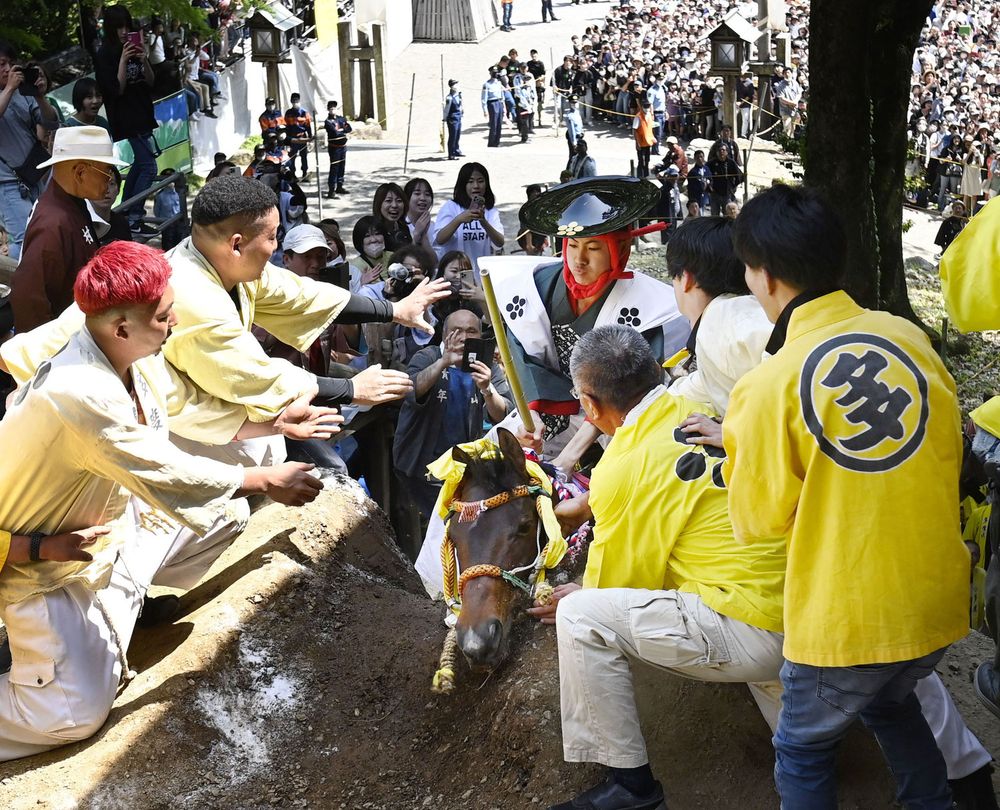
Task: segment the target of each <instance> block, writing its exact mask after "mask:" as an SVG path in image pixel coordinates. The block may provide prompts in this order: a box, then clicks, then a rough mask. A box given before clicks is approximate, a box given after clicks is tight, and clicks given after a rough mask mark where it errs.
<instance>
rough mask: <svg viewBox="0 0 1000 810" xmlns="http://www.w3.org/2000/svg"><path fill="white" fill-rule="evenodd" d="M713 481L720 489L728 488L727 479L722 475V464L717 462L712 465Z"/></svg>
mask: <svg viewBox="0 0 1000 810" xmlns="http://www.w3.org/2000/svg"><path fill="white" fill-rule="evenodd" d="M712 483H713V484H715V485H716V486H717V487H718V488H719V489H725V488H726V479H724V478H723V477H722V465H721V464H716V465H715V466H714V467H712Z"/></svg>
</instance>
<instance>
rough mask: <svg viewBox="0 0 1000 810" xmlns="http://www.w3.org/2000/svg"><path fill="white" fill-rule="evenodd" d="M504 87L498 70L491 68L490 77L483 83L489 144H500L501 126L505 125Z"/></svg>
mask: <svg viewBox="0 0 1000 810" xmlns="http://www.w3.org/2000/svg"><path fill="white" fill-rule="evenodd" d="M503 102H504V87H503V84H502V83H501V81H500V79H499V78H498V76H497V71H496V70H495V69H494V68H490V78H489V79H487V80H486V82H484V83H483V98H482V103H483V118H487V119H489V124H490V131H489V136H488V137H487V139H486V145H487V146H499V145H500V128H501V127H502V126H503Z"/></svg>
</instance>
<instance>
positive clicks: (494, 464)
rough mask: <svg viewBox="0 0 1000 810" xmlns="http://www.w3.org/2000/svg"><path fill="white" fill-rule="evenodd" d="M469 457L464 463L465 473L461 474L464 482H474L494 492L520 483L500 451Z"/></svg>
mask: <svg viewBox="0 0 1000 810" xmlns="http://www.w3.org/2000/svg"><path fill="white" fill-rule="evenodd" d="M471 459H472V460H471V461H470V462H469V463H468V464H466V466H465V474H464V475H463V476H462V481H463V482H464V483H467V484H471V483H475V484H477V485H479V486H481V487H483V488H485V489H488V490H491V491H492V492H494V493H499V492H503V491H504V490H506V489H509V488H510V487H512V486H516V485H517V484H519V483H522V481H521V480H520V477H519V476H518V475H517V474H516V473H515V472H514V471H513V470H512V469H511V466H510V464H509V463H508V462H507V460H506V459H505V458H504V456H503V454H501V453H489V454H484V455H480V456H472V457H471Z"/></svg>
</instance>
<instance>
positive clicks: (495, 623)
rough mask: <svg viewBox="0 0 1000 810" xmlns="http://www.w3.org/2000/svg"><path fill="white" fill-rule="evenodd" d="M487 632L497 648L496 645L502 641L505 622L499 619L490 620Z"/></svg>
mask: <svg viewBox="0 0 1000 810" xmlns="http://www.w3.org/2000/svg"><path fill="white" fill-rule="evenodd" d="M486 633H487V638H488V639H489V640H490V643H491V644H492V646H493V648H494V649H496V646H497V645H498V644H499V643H500V637H501V636H502V635H503V624H502V623H501V622H500V620H499V619H492V620H490V623H489V625H488V626H487V629H486Z"/></svg>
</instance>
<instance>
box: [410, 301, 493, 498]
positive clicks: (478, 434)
mask: <svg viewBox="0 0 1000 810" xmlns="http://www.w3.org/2000/svg"><path fill="white" fill-rule="evenodd" d="M443 333H444V341H443V342H442V344H441V346H427V347H426V348H424V349H421V350H420V351H418V352H417V353H416V354H415V355H413V357H412V358H411V359H410V363H409V366H408V367H407V369H406V373H407V374H409V375H410V379H411V380H413V390H412V391H410V392H409V393H407V395H406V398H405V399H404V400H403V407H402V410H401V411H400V414H399V424H398V427H397V428H396V437H395V441H394V442H393V446H392V456H393V464H394V466H395V468H396V474H397V475H398V476H399V478H400V479H401V480H402V482H403V483H404V485H405V486H406V487H407V488H408V490H409V491H410V493H411V494H412V497H413V499H414V501H415V502H416V504H417V508H418V509H419V510H420V514H421V515H422V516H423V517H425V518H429V517H430V516H431V512H432V511H433V509H434V503H435V502H436V501H437V496H438V492H439V491H440V488H441V484H440V483H439V482H435V483H431V482H429V481H428V480H427V476H426V475H425V473H426V470H427V465H428V464H429V463H430V462H431V461H433V460H434V459H436V458H437V457H438V456H440V455H441V454H442V453H443V452H444V451H445V450H447V449H448V448H449V447H454V446H455V445H458V444H464V443H465V442H470V441H474V440H475V439H479V438H482V436H483V433H484V426H483V422H484V419H486V418H488V419H489V421H490V422H492V423H493V424H496V423H498V422H499V421H500V420H502V419H503V418H504V416H506V415H507V412H508V411H510V410H511V408H512V405H511V402H510V401H509V400H508V399H505V398H504V395H503V394H501V393H500V392H501V390H503V391H506V382H505V380H504V376H503V372H502V371H501V370H500V368H499V365H495V364H494V363H493V362H492V361H493V358H492V357H489V358H477V359H476V360H475V362H470V364H469V367H470V370H469V371H464V370H463V369H462V359H463V357H464V352H465V342H466V340H469V339H474V340H479V339H480V338H481V337H482V329H481V326H480V318H479V316H478V315H476V314H475V313H473V312H470V311H469V310H467V309H458V310H455V311H454V312H452V313H451V314H450V315H449V316H448V318H447V320H446V321H445V323H444V330H443ZM484 361H485V362H484ZM491 366H492V368H491Z"/></svg>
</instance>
